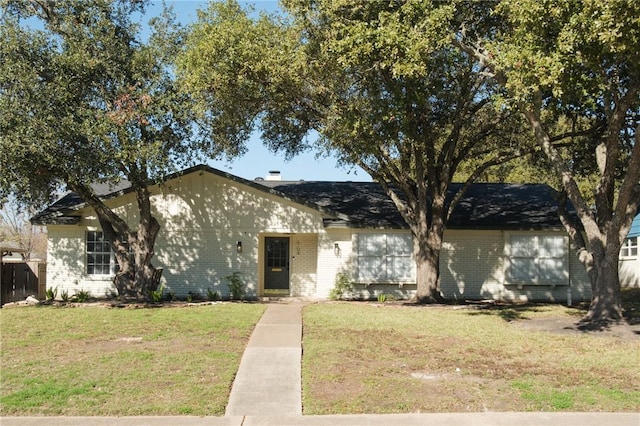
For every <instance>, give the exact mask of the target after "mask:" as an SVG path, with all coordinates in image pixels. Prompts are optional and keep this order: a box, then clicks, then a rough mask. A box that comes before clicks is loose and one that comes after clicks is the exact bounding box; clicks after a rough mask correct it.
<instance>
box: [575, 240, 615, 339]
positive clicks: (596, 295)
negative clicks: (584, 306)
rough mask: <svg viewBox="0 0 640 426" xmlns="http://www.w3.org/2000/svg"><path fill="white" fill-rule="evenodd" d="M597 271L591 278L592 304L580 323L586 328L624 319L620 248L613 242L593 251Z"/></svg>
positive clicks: (603, 325)
mask: <svg viewBox="0 0 640 426" xmlns="http://www.w3.org/2000/svg"><path fill="white" fill-rule="evenodd" d="M591 254H592V257H593V266H594V270H595V273H594V274H590V278H591V293H592V295H591V304H590V305H589V310H588V311H587V314H586V315H585V316H584V317H583V318H582V319H581V320H580V322H579V324H580V326H581V327H584V328H602V327H605V326H607V325H608V324H610V323H615V322H619V321H620V320H621V319H622V307H621V300H620V280H619V279H618V254H619V248H617V245H615V244H613V245H611V247H609V246H607V247H606V249H604V250H595V251H592V253H591Z"/></svg>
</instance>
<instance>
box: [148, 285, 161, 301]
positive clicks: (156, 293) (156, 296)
mask: <svg viewBox="0 0 640 426" xmlns="http://www.w3.org/2000/svg"><path fill="white" fill-rule="evenodd" d="M163 293H164V283H162V284H160V287H158V288H157V289H156V290H151V291H150V292H149V296H151V300H152V301H153V303H160V302H162V297H163Z"/></svg>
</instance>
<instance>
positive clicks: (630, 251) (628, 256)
mask: <svg viewBox="0 0 640 426" xmlns="http://www.w3.org/2000/svg"><path fill="white" fill-rule="evenodd" d="M638 210H639V213H638V215H637V216H636V217H635V218H634V219H633V223H632V224H631V230H630V231H629V234H628V235H627V238H626V239H625V240H624V243H623V244H622V249H620V261H619V263H618V265H619V268H618V269H619V271H620V285H621V286H622V288H627V287H628V288H631V287H640V207H639V208H638Z"/></svg>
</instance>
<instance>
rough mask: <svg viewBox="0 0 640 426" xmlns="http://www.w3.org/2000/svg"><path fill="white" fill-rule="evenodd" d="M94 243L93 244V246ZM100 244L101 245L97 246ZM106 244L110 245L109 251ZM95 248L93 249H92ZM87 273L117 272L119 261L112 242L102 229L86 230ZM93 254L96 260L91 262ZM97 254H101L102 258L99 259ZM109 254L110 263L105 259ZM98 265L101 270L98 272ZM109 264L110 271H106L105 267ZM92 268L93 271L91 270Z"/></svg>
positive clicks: (99, 274)
mask: <svg viewBox="0 0 640 426" xmlns="http://www.w3.org/2000/svg"><path fill="white" fill-rule="evenodd" d="M92 244H93V246H92ZM96 245H100V247H96ZM105 245H106V247H108V251H105ZM91 248H93V250H90V249H91ZM84 249H85V250H84V251H85V273H86V274H87V276H90V277H95V276H111V275H114V274H115V273H116V270H117V267H118V263H117V262H116V260H115V256H114V254H113V251H112V250H111V242H110V241H109V240H106V239H105V238H104V233H103V232H102V231H87V232H85V245H84ZM91 256H94V261H93V262H91ZM96 256H100V260H99V261H97V260H95V259H96ZM105 256H108V259H109V264H108V265H107V263H106V262H105V261H104V257H105ZM96 266H99V272H96V269H95V268H96ZM107 266H108V272H104V270H105V267H107ZM90 269H91V272H90Z"/></svg>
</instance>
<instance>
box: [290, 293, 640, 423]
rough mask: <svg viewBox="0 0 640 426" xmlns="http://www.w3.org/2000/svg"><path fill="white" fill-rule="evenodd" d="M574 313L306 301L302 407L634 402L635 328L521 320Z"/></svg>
mask: <svg viewBox="0 0 640 426" xmlns="http://www.w3.org/2000/svg"><path fill="white" fill-rule="evenodd" d="M579 315H580V312H577V311H576V310H575V309H568V308H566V307H562V306H544V305H543V306H528V307H500V308H497V309H478V308H477V307H475V308H474V307H459V306H456V307H453V306H444V307H424V306H423V307H417V306H402V305H397V304H395V305H393V304H372V303H324V304H315V305H311V306H308V307H307V308H306V309H305V310H304V358H303V403H304V411H305V414H329V413H407V412H464V411H484V410H492V411H537V410H544V411H635V410H637V407H638V406H640V372H639V370H638V360H639V359H638V354H639V353H640V338H638V335H636V334H633V333H631V334H630V335H629V334H623V335H615V334H612V335H607V336H609V337H602V335H594V334H586V333H582V332H579V331H576V330H575V329H574V330H573V331H571V332H570V330H565V332H560V333H556V332H550V331H547V330H531V329H527V328H525V327H522V326H521V324H523V323H527V322H534V321H536V320H543V321H549V320H550V319H554V320H555V319H560V320H561V322H560V324H565V323H566V324H572V323H574V322H575V321H577V319H579Z"/></svg>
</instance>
